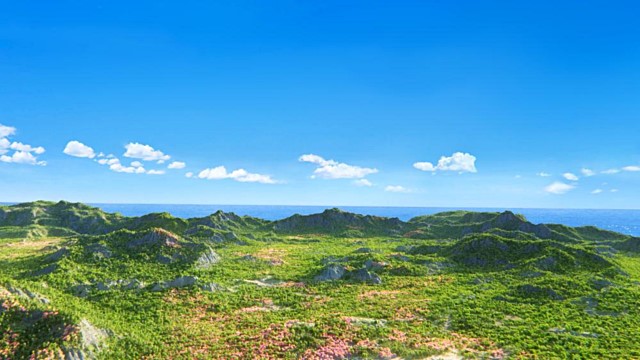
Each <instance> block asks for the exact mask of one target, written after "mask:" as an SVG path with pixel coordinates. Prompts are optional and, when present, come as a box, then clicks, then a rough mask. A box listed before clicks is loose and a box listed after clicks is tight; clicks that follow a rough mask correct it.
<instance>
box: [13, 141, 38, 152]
mask: <svg viewBox="0 0 640 360" xmlns="http://www.w3.org/2000/svg"><path fill="white" fill-rule="evenodd" d="M9 148H10V149H11V150H16V151H23V152H33V153H35V154H37V155H40V154H43V153H44V151H45V150H44V148H43V147H42V146H36V147H33V146H31V145H27V144H23V143H21V142H14V143H12V144H11V145H10V146H9Z"/></svg>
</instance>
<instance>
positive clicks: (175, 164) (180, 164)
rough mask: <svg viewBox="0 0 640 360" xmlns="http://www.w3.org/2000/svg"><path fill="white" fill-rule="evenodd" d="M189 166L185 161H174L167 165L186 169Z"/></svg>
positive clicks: (169, 167)
mask: <svg viewBox="0 0 640 360" xmlns="http://www.w3.org/2000/svg"><path fill="white" fill-rule="evenodd" d="M186 166H187V164H185V163H183V162H182V161H174V162H172V163H171V164H169V166H167V168H168V169H184V168H185V167H186Z"/></svg>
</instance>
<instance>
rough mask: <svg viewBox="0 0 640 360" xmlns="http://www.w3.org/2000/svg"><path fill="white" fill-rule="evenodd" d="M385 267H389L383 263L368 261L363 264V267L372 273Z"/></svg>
mask: <svg viewBox="0 0 640 360" xmlns="http://www.w3.org/2000/svg"><path fill="white" fill-rule="evenodd" d="M387 266H389V264H387V263H386V262H384V261H374V260H371V259H369V260H367V261H365V262H364V267H365V268H366V269H367V270H374V271H375V270H382V269H384V268H385V267H387Z"/></svg>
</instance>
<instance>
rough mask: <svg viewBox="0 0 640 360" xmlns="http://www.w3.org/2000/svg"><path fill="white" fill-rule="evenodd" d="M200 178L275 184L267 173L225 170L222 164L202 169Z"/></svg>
mask: <svg viewBox="0 0 640 360" xmlns="http://www.w3.org/2000/svg"><path fill="white" fill-rule="evenodd" d="M198 177H199V178H200V179H206V180H223V179H232V180H235V181H239V182H256V183H262V184H275V183H276V181H275V180H273V179H272V178H271V176H269V175H263V174H254V173H250V172H248V171H246V170H245V169H238V170H233V171H232V172H227V169H226V168H225V167H224V166H218V167H215V168H210V169H204V170H202V171H200V173H199V174H198Z"/></svg>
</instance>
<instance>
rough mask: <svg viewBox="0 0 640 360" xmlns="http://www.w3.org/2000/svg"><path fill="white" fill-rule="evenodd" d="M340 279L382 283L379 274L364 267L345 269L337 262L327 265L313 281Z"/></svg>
mask: <svg viewBox="0 0 640 360" xmlns="http://www.w3.org/2000/svg"><path fill="white" fill-rule="evenodd" d="M341 279H346V280H351V281H356V282H367V283H371V284H381V283H382V279H380V276H378V275H377V274H375V273H372V272H369V271H368V270H367V269H366V268H363V269H358V270H352V271H347V269H346V268H345V267H344V266H342V265H338V264H329V265H327V266H326V267H325V268H324V269H323V270H322V272H321V273H320V274H319V275H317V276H316V277H315V278H314V280H315V281H335V280H341Z"/></svg>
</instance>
